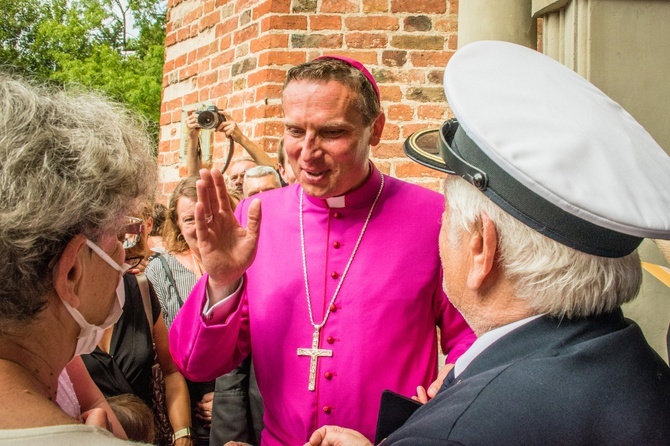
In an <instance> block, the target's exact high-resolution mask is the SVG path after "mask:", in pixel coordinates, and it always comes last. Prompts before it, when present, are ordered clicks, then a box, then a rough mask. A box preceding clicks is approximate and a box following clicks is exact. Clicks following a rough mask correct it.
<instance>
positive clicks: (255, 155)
mask: <svg viewBox="0 0 670 446" xmlns="http://www.w3.org/2000/svg"><path fill="white" fill-rule="evenodd" d="M186 127H187V128H188V146H187V149H186V150H187V151H186V170H187V171H188V175H189V176H198V172H199V171H200V168H201V167H204V168H207V169H209V168H211V167H212V166H211V165H203V164H202V153H201V151H200V131H201V130H203V129H205V130H210V129H213V130H214V131H216V132H220V133H223V134H224V135H225V136H226V137H228V138H230V139H231V140H232V141H233V142H236V143H237V144H239V145H241V146H242V147H243V148H244V150H246V151H247V153H248V154H249V155H250V156H251V158H252V159H253V160H254V162H255V163H256V164H257V165H259V166H273V167H274V165H275V162H274V161H273V160H272V158H270V156H269V155H268V154H267V153H265V151H264V150H263V149H262V148H260V147H259V146H258V144H256V143H255V142H253V141H252V140H250V139H249V138H248V137H247V136H246V135H245V134H244V133H242V131H241V130H240V128H239V126H238V125H237V123H236V122H235V121H233V120H232V118H231V117H230V115H226V114H225V113H221V110H219V109H218V108H217V107H215V106H210V107H208V108H207V109H206V110H194V111H192V112H190V113H189V115H188V117H187V118H186ZM242 177H244V173H243V174H242ZM241 192H242V191H241V190H240V193H241Z"/></svg>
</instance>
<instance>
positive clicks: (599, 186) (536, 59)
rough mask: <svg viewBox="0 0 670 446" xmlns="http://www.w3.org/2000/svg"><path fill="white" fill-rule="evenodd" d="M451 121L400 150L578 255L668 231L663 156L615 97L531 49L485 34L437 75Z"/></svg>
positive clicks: (668, 161)
mask: <svg viewBox="0 0 670 446" xmlns="http://www.w3.org/2000/svg"><path fill="white" fill-rule="evenodd" d="M444 91H445V94H446V97H447V101H448V102H449V105H450V106H451V109H452V110H453V112H454V115H455V116H456V119H454V120H450V121H447V122H445V123H444V124H443V125H442V127H441V128H440V130H439V131H438V130H426V131H422V132H417V133H415V134H413V135H412V136H410V137H409V138H408V139H407V141H405V152H406V153H407V155H408V156H409V157H410V158H412V159H413V160H415V161H417V162H419V163H421V164H423V165H426V166H428V167H431V168H434V169H437V170H440V171H443V172H447V173H451V174H457V175H460V176H461V177H463V178H465V179H466V180H468V181H469V182H471V183H472V184H474V185H475V186H477V187H478V188H479V189H480V190H481V191H482V192H483V193H484V194H485V195H486V196H487V197H489V198H490V199H491V200H492V201H493V202H494V203H496V204H497V205H498V206H500V207H501V208H502V209H503V210H505V211H506V212H508V213H509V214H510V215H512V216H514V217H515V218H517V219H518V220H520V221H522V222H523V223H525V224H527V225H528V226H530V227H532V228H534V229H536V230H537V231H539V232H541V233H542V234H544V235H546V236H547V237H550V238H552V239H554V240H556V241H558V242H560V243H563V244H565V245H567V246H570V247H572V248H574V249H577V250H579V251H583V252H586V253H589V254H593V255H597V256H604V257H621V256H624V255H627V254H630V253H631V252H633V251H634V250H635V249H636V248H637V246H638V245H639V244H640V242H641V241H642V238H644V237H650V238H661V239H670V157H669V156H668V155H667V154H666V153H665V152H664V151H663V149H661V147H660V146H659V145H658V144H657V143H656V142H655V141H654V139H653V138H652V137H651V135H649V133H648V132H647V131H646V130H645V129H644V128H643V127H642V126H641V125H640V124H639V123H638V122H637V121H636V120H635V119H634V118H633V117H632V116H631V115H630V114H629V113H628V112H626V111H625V110H624V109H623V108H622V107H621V106H620V105H619V104H617V103H616V102H614V101H613V100H611V99H610V98H609V97H607V95H605V94H604V93H603V92H602V91H600V90H599V89H598V88H596V87H595V86H594V85H592V84H591V83H589V82H588V81H587V80H585V79H584V78H583V77H581V76H579V75H578V74H577V73H575V72H574V71H572V70H570V69H569V68H567V67H565V66H564V65H562V64H560V63H558V62H556V61H555V60H553V59H551V58H550V57H547V56H545V55H543V54H541V53H539V52H537V51H534V50H531V49H529V48H526V47H523V46H520V45H516V44H512V43H507V42H493V41H482V42H475V43H471V44H469V45H467V46H465V47H463V48H462V49H460V50H458V51H457V52H456V54H455V55H454V57H452V58H451V60H450V62H449V64H448V65H447V68H446V70H445V74H444Z"/></svg>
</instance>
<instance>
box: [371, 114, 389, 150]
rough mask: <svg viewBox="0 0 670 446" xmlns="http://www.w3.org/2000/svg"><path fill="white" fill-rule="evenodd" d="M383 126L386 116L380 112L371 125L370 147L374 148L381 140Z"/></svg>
mask: <svg viewBox="0 0 670 446" xmlns="http://www.w3.org/2000/svg"><path fill="white" fill-rule="evenodd" d="M384 124H386V115H385V114H384V112H380V113H379V116H377V119H375V122H373V123H372V134H371V135H370V145H371V146H376V145H377V144H379V141H381V140H382V132H383V131H384Z"/></svg>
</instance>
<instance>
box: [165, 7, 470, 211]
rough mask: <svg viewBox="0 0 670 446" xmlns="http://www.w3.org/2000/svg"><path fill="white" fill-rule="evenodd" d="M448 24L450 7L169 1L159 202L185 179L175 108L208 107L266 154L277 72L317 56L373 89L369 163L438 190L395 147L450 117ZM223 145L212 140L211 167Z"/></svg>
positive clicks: (277, 96) (273, 134) (278, 116)
mask: <svg viewBox="0 0 670 446" xmlns="http://www.w3.org/2000/svg"><path fill="white" fill-rule="evenodd" d="M457 18H458V0H318V1H317V0H239V1H233V0H204V1H203V0H169V1H168V22H167V36H166V55H165V69H164V78H163V86H164V90H163V103H162V109H161V134H160V141H159V155H158V162H159V165H160V166H161V168H160V169H161V182H162V196H159V197H158V199H159V200H160V201H165V200H166V196H167V195H168V194H169V193H170V192H171V191H172V190H173V188H174V186H175V185H176V183H177V182H178V181H179V179H180V178H181V177H183V176H184V175H185V174H186V171H185V162H184V160H183V158H182V157H181V155H180V150H181V151H183V148H181V146H182V145H183V141H182V137H183V133H184V132H183V129H182V123H181V120H182V116H183V109H185V108H188V107H189V106H191V107H192V106H193V105H194V104H196V103H201V102H203V101H210V102H212V103H214V104H215V105H217V106H218V107H220V108H223V109H225V110H226V112H227V113H230V114H231V115H232V117H233V119H234V120H235V121H236V122H237V123H238V124H239V125H240V128H241V129H242V131H243V132H244V133H245V134H246V135H247V136H249V137H250V138H251V139H252V140H254V141H255V142H257V143H258V144H259V145H260V146H261V147H263V148H264V150H266V151H267V152H268V153H270V154H272V155H274V154H275V153H276V150H277V146H278V143H279V140H280V138H281V135H282V132H283V127H282V112H281V87H282V83H283V80H284V77H285V73H286V71H287V70H288V69H289V68H290V67H292V66H294V65H296V64H299V63H302V62H305V61H308V60H311V59H313V58H315V57H317V56H320V55H322V54H339V55H345V56H349V57H353V58H355V59H358V60H359V61H361V62H362V63H364V64H365V65H366V66H367V68H368V69H369V70H370V71H371V72H372V74H373V75H374V77H375V79H376V80H377V82H378V83H379V87H380V91H381V99H382V107H383V108H384V110H385V112H386V116H387V121H386V127H385V130H384V133H383V136H382V141H381V143H380V144H379V145H378V146H376V147H373V148H372V153H371V158H372V160H373V161H374V162H375V164H376V165H377V166H378V167H379V168H380V169H381V170H382V171H383V172H385V173H388V174H391V175H393V176H395V177H398V178H402V179H406V180H408V181H411V182H414V183H418V184H422V185H424V186H426V187H428V188H431V189H435V190H438V189H439V187H440V179H439V178H440V175H438V174H436V173H435V172H433V171H430V170H429V169H425V168H422V167H421V166H418V165H417V164H415V163H413V162H410V161H409V160H408V159H407V158H406V157H405V156H404V154H403V151H402V142H403V141H404V139H405V138H406V137H407V136H409V135H410V134H411V133H412V132H414V131H416V130H419V129H422V128H426V127H430V126H437V125H438V124H440V123H441V122H442V121H443V120H445V119H446V118H448V117H449V116H450V111H449V110H448V107H447V106H446V104H445V98H444V94H443V92H442V74H443V72H444V67H445V65H446V63H447V61H448V60H449V58H450V57H451V55H452V54H453V53H454V51H455V50H456V47H457V31H458V30H457ZM224 139H225V138H223V137H221V135H215V136H214V145H213V152H212V155H213V162H214V166H217V167H220V166H221V165H222V159H221V157H222V151H223V147H224V146H223V144H224V142H225V141H224ZM239 150H241V149H239V148H238V151H239ZM240 155H241V152H236V157H238V156H240Z"/></svg>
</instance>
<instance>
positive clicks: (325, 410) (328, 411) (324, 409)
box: [323, 406, 333, 413]
mask: <svg viewBox="0 0 670 446" xmlns="http://www.w3.org/2000/svg"><path fill="white" fill-rule="evenodd" d="M323 411H324V412H325V413H331V412H332V411H333V409H331V407H330V406H323Z"/></svg>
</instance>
